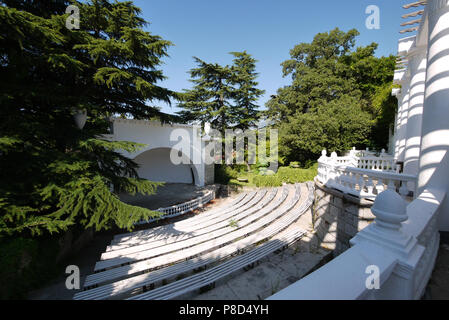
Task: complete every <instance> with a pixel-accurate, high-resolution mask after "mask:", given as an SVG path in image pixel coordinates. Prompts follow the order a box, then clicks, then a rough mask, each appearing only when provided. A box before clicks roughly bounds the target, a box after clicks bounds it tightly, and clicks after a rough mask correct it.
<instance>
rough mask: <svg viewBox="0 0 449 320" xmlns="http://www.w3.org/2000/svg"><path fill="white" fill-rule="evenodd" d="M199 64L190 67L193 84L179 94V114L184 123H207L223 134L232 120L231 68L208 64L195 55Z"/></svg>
mask: <svg viewBox="0 0 449 320" xmlns="http://www.w3.org/2000/svg"><path fill="white" fill-rule="evenodd" d="M194 59H195V62H196V63H197V65H198V67H197V68H193V69H192V70H190V76H191V78H192V79H191V80H190V81H191V82H192V83H194V87H193V88H192V89H190V90H184V92H183V93H181V94H180V95H179V98H180V103H179V105H178V107H179V108H182V109H184V110H182V111H180V112H179V113H178V114H179V116H181V118H182V119H183V120H184V121H185V122H198V121H199V122H201V123H202V124H204V123H206V122H209V123H210V124H211V126H212V127H213V128H214V129H217V130H220V132H221V133H222V134H224V132H225V130H226V128H228V126H229V124H230V123H232V122H233V112H232V110H231V108H232V105H231V98H232V94H233V90H234V89H233V87H232V82H231V69H230V67H229V66H224V67H223V66H221V65H219V64H217V63H215V64H212V63H207V62H205V61H203V60H201V59H199V58H197V57H194Z"/></svg>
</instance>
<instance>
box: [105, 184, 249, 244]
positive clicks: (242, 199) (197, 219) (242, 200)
mask: <svg viewBox="0 0 449 320" xmlns="http://www.w3.org/2000/svg"><path fill="white" fill-rule="evenodd" d="M255 196H256V192H249V193H244V194H242V195H240V196H239V197H238V198H237V199H235V200H234V201H232V202H231V203H230V204H229V205H227V206H225V207H221V208H217V209H212V210H208V211H207V212H205V213H202V214H200V215H198V216H194V217H191V218H188V219H185V220H181V221H177V222H174V223H170V224H168V225H164V226H159V227H155V228H150V229H146V230H140V231H134V232H130V233H124V234H120V235H116V236H114V238H113V240H112V242H111V243H112V244H119V243H124V242H126V241H129V240H132V239H134V238H135V237H145V236H149V235H151V234H154V233H155V232H158V231H160V230H168V229H170V228H176V227H180V226H186V225H190V224H194V223H201V221H203V220H204V219H205V218H207V217H210V216H214V215H216V214H220V213H224V212H228V211H232V210H236V209H238V208H240V207H242V206H244V205H245V204H247V203H248V202H249V201H251V200H252V199H253V198H254V197H255Z"/></svg>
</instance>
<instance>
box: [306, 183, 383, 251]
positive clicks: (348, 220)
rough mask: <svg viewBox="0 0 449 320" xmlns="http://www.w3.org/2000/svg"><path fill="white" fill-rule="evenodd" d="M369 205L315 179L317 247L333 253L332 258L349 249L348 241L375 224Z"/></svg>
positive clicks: (313, 210) (314, 212)
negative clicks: (371, 224) (319, 246)
mask: <svg viewBox="0 0 449 320" xmlns="http://www.w3.org/2000/svg"><path fill="white" fill-rule="evenodd" d="M372 204H373V202H371V201H368V200H363V199H359V198H357V197H354V196H351V195H348V194H344V193H342V192H340V191H337V190H335V189H330V188H327V187H326V186H324V185H323V184H321V183H320V182H318V181H317V180H315V202H314V205H313V207H312V221H313V230H314V232H315V237H316V238H317V241H318V244H319V245H321V246H322V247H325V248H327V249H330V250H333V251H334V256H337V255H339V254H341V253H342V252H344V251H346V250H347V249H349V247H350V245H349V240H350V239H351V238H353V237H354V236H355V235H356V234H357V233H358V232H359V231H360V230H362V229H364V228H365V227H366V226H368V225H369V224H370V223H371V222H373V221H374V218H375V217H374V215H373V214H372V212H371V206H372Z"/></svg>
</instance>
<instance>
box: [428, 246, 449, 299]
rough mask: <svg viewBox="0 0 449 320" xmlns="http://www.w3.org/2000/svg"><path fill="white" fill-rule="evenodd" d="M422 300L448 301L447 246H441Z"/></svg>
mask: <svg viewBox="0 0 449 320" xmlns="http://www.w3.org/2000/svg"><path fill="white" fill-rule="evenodd" d="M424 299H430V300H449V244H442V245H441V246H440V251H439V252H438V258H437V261H436V265H435V268H434V270H433V273H432V277H431V278H430V281H429V284H428V286H427V292H426V295H425V297H424Z"/></svg>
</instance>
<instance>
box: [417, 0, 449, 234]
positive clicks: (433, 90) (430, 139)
mask: <svg viewBox="0 0 449 320" xmlns="http://www.w3.org/2000/svg"><path fill="white" fill-rule="evenodd" d="M427 10H428V19H429V35H428V50H427V51H428V56H427V77H426V95H425V100H424V112H423V122H422V123H423V125H422V142H421V157H420V163H419V177H418V192H422V191H423V190H424V189H425V188H439V189H441V190H445V191H446V192H448V189H449V0H444V1H443V0H429V1H428V4H427ZM439 227H440V230H443V231H449V195H446V199H445V201H444V202H443V204H442V205H441V207H440V221H439Z"/></svg>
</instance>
